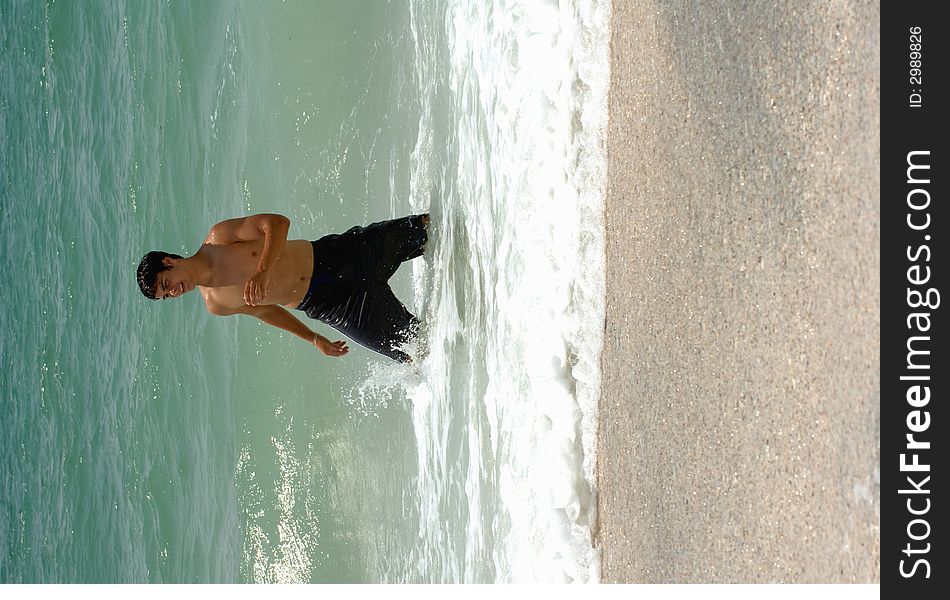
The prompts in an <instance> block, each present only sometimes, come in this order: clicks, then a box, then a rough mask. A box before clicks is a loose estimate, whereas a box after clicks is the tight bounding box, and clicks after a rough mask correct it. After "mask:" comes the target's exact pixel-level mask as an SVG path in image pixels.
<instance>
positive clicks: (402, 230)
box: [297, 215, 428, 362]
mask: <svg viewBox="0 0 950 600" xmlns="http://www.w3.org/2000/svg"><path fill="white" fill-rule="evenodd" d="M425 216H427V215H413V216H411V217H403V218H401V219H394V220H392V221H382V222H379V223H373V224H372V225H367V226H366V227H353V228H352V229H350V230H349V231H347V232H345V233H340V234H331V235H327V236H324V237H322V238H320V239H319V240H316V241H315V242H311V244H312V245H313V275H312V276H311V279H310V288H309V289H308V290H307V294H306V295H305V296H304V297H303V300H301V301H300V304H299V305H298V306H297V310H302V311H303V312H305V313H307V316H309V317H310V318H311V319H317V320H319V321H323V322H324V323H326V324H327V325H329V326H330V327H333V328H334V329H336V330H337V331H339V332H340V333H343V334H344V335H346V336H347V337H349V338H350V339H352V340H353V341H355V342H358V343H359V344H362V345H363V346H366V347H367V348H369V349H370V350H375V351H376V352H379V353H380V354H384V355H386V356H388V357H390V358H392V359H394V360H397V361H399V362H408V361H409V355H407V354H406V353H405V352H402V351H399V350H396V349H395V348H394V347H395V346H397V345H399V344H402V343H404V342H405V341H406V340H407V339H408V338H409V337H410V336H411V335H412V334H413V333H414V330H415V327H416V326H417V325H418V323H419V319H417V318H416V317H415V316H414V315H413V314H412V313H410V312H409V311H408V310H406V307H405V306H403V304H402V302H400V301H399V300H398V299H397V298H396V296H395V295H394V294H393V291H392V289H390V287H389V283H388V281H389V278H390V277H392V276H393V273H395V272H396V269H398V268H399V265H400V264H401V263H402V262H404V261H407V260H412V259H413V258H416V257H418V256H421V255H422V251H423V249H424V247H425V244H426V241H427V240H428V235H427V233H426V228H425V225H424V224H423V217H425Z"/></svg>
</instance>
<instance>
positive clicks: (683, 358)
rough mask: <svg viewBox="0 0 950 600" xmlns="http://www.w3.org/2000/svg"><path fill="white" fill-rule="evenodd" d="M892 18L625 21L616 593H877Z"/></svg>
mask: <svg viewBox="0 0 950 600" xmlns="http://www.w3.org/2000/svg"><path fill="white" fill-rule="evenodd" d="M879 19H880V7H879V3H878V2H873V1H868V2H862V1H852V0H845V1H837V2H809V3H798V2H781V3H776V4H775V5H772V3H767V2H753V3H743V4H742V6H741V7H740V6H737V5H734V4H733V3H722V4H720V3H704V4H699V3H694V2H687V1H685V0H684V1H670V2H666V1H654V0H615V1H614V3H613V22H612V46H611V62H612V75H611V87H610V99H609V113H610V123H609V131H608V154H609V173H608V180H609V181H608V190H607V201H606V225H607V314H606V323H605V338H604V354H603V363H602V368H603V388H602V397H601V402H600V429H599V434H598V489H599V496H598V514H599V531H598V533H597V540H596V541H597V543H598V544H599V546H600V547H601V550H602V565H603V576H602V579H603V581H604V582H631V583H634V582H635V583H694V582H709V583H717V582H795V583H811V582H827V583H834V582H864V583H867V582H871V583H873V582H877V581H879V578H880V568H879V562H880V561H879V558H880V532H879V524H880V491H879V471H878V464H879V458H880V434H879V420H880V373H879V346H880V339H879V333H878V332H879V322H880V315H879V313H880V296H879V283H880V278H879V266H878V265H879V240H880V208H879V203H880V191H879V190H880V179H879V150H880V107H879V94H880V75H879V67H880V52H879V43H880V39H879V38H880V25H879Z"/></svg>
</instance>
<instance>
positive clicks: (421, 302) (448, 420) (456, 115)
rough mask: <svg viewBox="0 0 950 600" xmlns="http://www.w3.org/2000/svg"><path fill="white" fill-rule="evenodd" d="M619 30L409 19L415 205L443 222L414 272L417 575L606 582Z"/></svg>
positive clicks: (458, 5) (561, 10)
mask: <svg viewBox="0 0 950 600" xmlns="http://www.w3.org/2000/svg"><path fill="white" fill-rule="evenodd" d="M419 4H425V3H424V2H422V1H421V0H420V2H419ZM417 8H418V7H417ZM423 8H425V10H431V7H428V6H426V7H423ZM417 12H420V14H421V12H423V11H414V17H415V15H416V13H417ZM609 19H610V4H609V2H607V1H606V0H600V1H592V0H574V1H567V0H562V1H561V2H551V1H547V2H545V1H538V2H523V1H515V0H511V1H501V0H499V1H496V2H491V3H485V2H483V1H481V0H460V1H458V2H454V3H451V5H450V6H449V8H448V10H447V12H446V14H445V19H444V22H443V23H442V24H441V25H442V27H441V29H439V28H436V29H435V30H433V28H432V27H431V25H430V24H427V23H425V22H423V21H422V20H421V19H419V18H414V19H413V23H412V29H413V36H414V39H415V42H416V48H417V55H418V58H417V78H418V82H417V83H418V85H419V89H420V93H421V96H422V98H423V107H422V118H421V122H420V124H419V139H418V141H417V146H416V151H415V153H414V156H413V171H412V174H411V176H412V199H411V202H412V204H413V206H414V208H416V209H418V210H426V209H430V210H431V212H432V215H433V227H432V231H433V236H432V243H431V244H430V246H431V248H430V249H429V250H428V257H427V263H426V264H425V265H423V264H419V263H415V267H414V268H415V270H414V277H413V281H414V285H415V293H416V306H417V307H418V308H419V310H420V311H421V313H422V314H423V315H424V316H425V320H426V321H427V324H428V325H427V327H428V329H427V332H426V335H425V338H426V340H427V343H428V355H427V356H426V357H425V358H424V359H423V360H422V361H421V362H420V364H419V369H420V371H421V377H420V379H419V381H418V382H415V383H413V384H410V385H408V386H407V387H408V395H409V397H410V399H411V401H412V403H413V421H414V425H415V430H416V438H417V446H418V461H419V473H420V476H419V480H418V483H417V491H416V494H417V498H416V500H417V501H418V503H419V507H420V508H419V511H420V524H419V529H420V531H419V538H420V540H421V543H420V547H419V548H418V549H417V550H416V552H417V556H415V561H416V565H417V568H418V569H419V571H420V574H421V578H422V579H436V580H463V581H483V580H495V581H519V582H520V581H539V582H559V581H582V582H590V581H597V580H598V578H599V557H598V553H597V551H596V550H595V549H594V548H593V546H592V539H591V528H592V526H593V524H594V520H595V518H596V515H595V511H596V499H595V498H596V491H595V489H594V482H595V473H594V469H595V465H596V461H595V446H596V439H595V436H596V417H597V402H598V397H599V383H600V372H599V362H600V351H601V347H602V332H603V316H604V226H603V196H604V190H605V181H606V155H605V149H604V142H605V127H606V117H607V109H606V101H607V87H608V80H609V60H608V39H609ZM440 99H441V100H442V104H440ZM439 106H447V107H448V108H447V109H446V110H445V112H444V113H440V112H439ZM440 118H441V119H442V125H441V126H440Z"/></svg>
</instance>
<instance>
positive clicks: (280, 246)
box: [205, 214, 290, 306]
mask: <svg viewBox="0 0 950 600" xmlns="http://www.w3.org/2000/svg"><path fill="white" fill-rule="evenodd" d="M288 231H290V219H288V218H287V217H285V216H284V215H277V214H260V215H252V216H250V217H242V218H240V219H228V220H227V221H221V222H220V223H218V224H217V225H215V226H214V227H212V228H211V231H209V232H208V237H206V238H205V243H206V244H212V245H216V246H217V245H220V246H226V245H228V244H233V243H235V242H250V241H254V240H259V239H263V240H264V247H263V249H262V250H261V258H260V260H259V261H258V263H257V272H256V273H254V275H252V276H251V278H250V279H248V280H247V283H246V284H245V286H244V302H245V304H248V305H250V306H254V305H256V304H260V303H261V302H263V301H264V295H265V294H266V292H267V283H268V279H269V277H270V269H271V267H273V266H274V263H276V262H277V259H278V258H279V257H280V255H281V253H282V252H283V251H284V244H285V243H286V242H287V232H288Z"/></svg>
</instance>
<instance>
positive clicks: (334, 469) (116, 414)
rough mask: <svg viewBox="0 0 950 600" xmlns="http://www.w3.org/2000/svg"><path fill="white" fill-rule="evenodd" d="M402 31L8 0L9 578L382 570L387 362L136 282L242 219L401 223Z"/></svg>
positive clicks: (308, 9) (1, 96) (3, 280)
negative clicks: (147, 259) (370, 379)
mask: <svg viewBox="0 0 950 600" xmlns="http://www.w3.org/2000/svg"><path fill="white" fill-rule="evenodd" d="M406 19H407V13H406V9H405V7H400V6H399V5H398V4H388V3H383V2H371V1H367V2H348V1H347V2H343V1H339V2H322V3H314V2H184V1H172V2H164V1H163V2H157V1H156V2H125V1H110V0H96V1H94V2H65V1H62V0H60V1H56V2H54V1H49V2H42V1H34V0H23V1H20V0H2V2H0V44H2V67H3V68H2V71H0V137H2V140H3V145H2V160H0V173H2V176H0V234H2V237H0V239H2V242H0V243H2V246H3V250H4V259H3V269H2V270H0V303H2V307H3V308H2V313H0V354H2V356H3V362H4V364H3V367H2V369H0V390H2V401H3V406H2V411H0V432H2V433H0V581H4V582H199V581H200V582H206V581H212V582H214V581H361V580H372V579H377V578H378V574H377V573H375V572H374V571H373V570H372V569H373V564H372V561H373V560H375V559H374V557H376V556H377V555H378V554H379V553H380V552H385V544H386V537H385V536H380V535H379V532H380V531H382V530H390V531H391V530H392V528H391V527H388V526H387V523H388V522H389V521H391V520H393V519H396V518H397V517H398V518H399V520H400V522H402V520H403V515H402V511H403V507H402V505H401V501H400V499H399V498H391V497H386V498H380V497H378V495H374V493H375V492H374V489H375V488H374V482H376V481H378V478H379V477H378V476H379V473H377V471H380V470H381V469H382V468H383V466H382V464H381V463H380V462H379V461H378V460H375V459H374V457H376V458H378V457H380V456H389V457H390V459H389V461H388V462H387V463H386V465H385V468H386V470H387V471H389V472H391V471H392V469H393V468H396V469H402V468H408V466H407V465H409V464H410V462H409V461H408V459H407V457H406V456H405V455H407V454H408V452H410V449H411V445H412V444H411V439H410V440H407V439H405V438H406V436H407V435H408V436H409V437H410V438H411V428H409V427H407V425H406V422H405V421H406V420H407V418H408V417H407V416H406V414H405V411H402V412H400V411H398V410H395V409H389V408H387V403H386V402H385V401H383V402H380V401H374V402H373V404H372V406H371V407H363V410H362V411H361V410H355V409H354V408H353V398H352V392H350V391H349V390H352V389H353V384H354V382H356V381H361V380H362V379H361V378H365V375H366V372H367V369H369V368H371V366H372V365H373V364H375V363H373V361H374V360H375V359H373V358H371V357H370V355H369V353H368V352H366V351H364V350H362V349H361V348H358V349H354V350H353V352H351V356H350V357H348V358H349V360H347V362H346V363H345V364H332V363H331V361H329V360H328V359H327V358H326V357H323V356H322V355H318V353H317V352H316V351H315V350H314V349H313V348H310V347H308V346H306V345H305V344H303V343H302V342H300V341H299V340H296V339H295V338H292V337H291V336H289V335H284V334H281V333H279V332H277V331H276V330H271V329H269V328H266V327H265V326H263V325H259V324H257V323H256V322H253V321H252V320H250V319H246V318H242V319H238V318H230V319H213V318H211V317H210V315H208V314H207V313H206V312H205V311H204V308H203V306H201V303H200V301H199V299H198V298H197V297H187V298H184V299H182V300H180V301H177V302H167V303H166V302H162V303H153V302H149V301H147V300H145V299H144V298H143V297H142V296H141V295H140V293H139V292H138V290H137V288H136V285H135V281H134V269H135V266H136V265H137V262H138V260H139V258H140V257H141V256H142V254H144V253H145V252H146V251H147V250H150V249H153V248H161V249H167V250H169V251H172V252H178V253H181V254H184V255H188V254H191V253H192V252H193V251H194V250H195V249H197V247H198V245H199V244H200V242H201V240H202V239H203V238H204V235H205V234H206V233H207V230H208V229H209V228H210V226H211V225H213V224H214V223H215V222H217V221H219V220H222V219H226V218H232V217H235V216H241V215H244V214H248V213H255V212H281V213H284V214H287V215H288V216H290V217H291V218H292V219H293V227H292V230H291V236H292V237H302V238H308V239H316V238H317V237H320V236H321V235H324V234H325V233H330V232H332V231H339V230H342V229H344V228H346V227H349V226H350V225H352V224H355V223H362V222H369V221H371V220H378V219H381V218H386V217H388V216H390V215H391V214H394V211H396V210H398V209H401V208H402V207H400V206H397V205H398V203H399V202H398V201H397V200H395V198H399V197H400V195H401V197H403V198H405V196H406V187H407V185H408V181H407V169H406V167H405V161H406V160H407V159H408V154H409V152H410V150H411V148H408V147H407V144H408V143H409V141H408V140H410V138H411V135H412V132H411V131H410V130H409V129H408V128H409V123H410V122H411V116H412V115H411V106H410V105H409V103H408V101H406V100H405V98H400V96H399V94H398V93H394V92H393V90H394V89H395V86H398V84H399V81H397V79H398V78H400V77H401V78H404V79H405V78H406V77H408V74H407V69H408V64H409V62H408V61H405V62H403V59H405V58H406V57H405V56H404V55H403V54H401V53H405V52H406V51H407V49H408V48H409V46H408V44H407V42H406V40H405V39H404V37H403V38H401V37H400V36H401V35H404V34H403V33H401V32H406V31H408V28H407V27H406V23H405V21H406ZM399 103H402V104H401V105H399V106H397V104H399ZM397 113H398V114H397ZM403 203H405V201H404V200H403ZM406 208H407V207H406ZM394 284H395V285H396V287H397V288H398V286H399V285H400V283H399V281H398V279H397V280H396V281H394ZM401 285H402V287H403V289H404V290H405V289H407V287H408V283H407V281H405V280H404V281H402V283H401ZM324 329H326V328H324ZM324 333H326V334H328V335H329V332H328V331H324ZM394 400H396V399H394ZM393 406H398V403H396V402H394V403H393ZM367 415H368V416H367ZM357 444H359V446H360V447H359V451H357V448H356V445H357ZM404 459H405V460H404ZM376 488H378V485H377V486H376ZM377 491H378V490H377ZM355 492H358V493H355ZM395 535H398V534H395Z"/></svg>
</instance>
